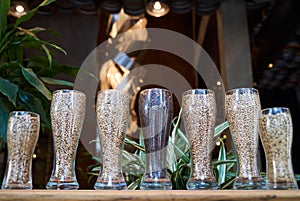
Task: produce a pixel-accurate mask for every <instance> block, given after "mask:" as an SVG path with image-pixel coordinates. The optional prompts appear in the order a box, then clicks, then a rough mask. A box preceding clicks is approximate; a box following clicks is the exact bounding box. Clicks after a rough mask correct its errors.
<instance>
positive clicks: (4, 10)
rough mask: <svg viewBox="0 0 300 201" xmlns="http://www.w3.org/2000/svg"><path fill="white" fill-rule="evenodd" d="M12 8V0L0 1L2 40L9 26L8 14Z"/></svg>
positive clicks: (0, 35) (0, 32)
mask: <svg viewBox="0 0 300 201" xmlns="http://www.w3.org/2000/svg"><path fill="white" fill-rule="evenodd" d="M9 9H10V0H1V1H0V41H1V40H2V38H3V35H4V32H5V31H6V27H7V14H8V11H9Z"/></svg>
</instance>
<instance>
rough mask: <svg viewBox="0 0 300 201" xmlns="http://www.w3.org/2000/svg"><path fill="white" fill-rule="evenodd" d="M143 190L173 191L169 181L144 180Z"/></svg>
mask: <svg viewBox="0 0 300 201" xmlns="http://www.w3.org/2000/svg"><path fill="white" fill-rule="evenodd" d="M141 190H172V183H171V181H170V180H169V179H143V180H142V183H141Z"/></svg>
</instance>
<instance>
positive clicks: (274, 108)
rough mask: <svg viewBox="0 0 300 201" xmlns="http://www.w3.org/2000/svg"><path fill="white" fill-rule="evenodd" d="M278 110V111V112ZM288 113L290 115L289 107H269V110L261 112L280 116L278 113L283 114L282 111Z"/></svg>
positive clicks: (265, 109)
mask: <svg viewBox="0 0 300 201" xmlns="http://www.w3.org/2000/svg"><path fill="white" fill-rule="evenodd" d="M276 110H277V111H276ZM284 110H285V111H286V112H288V113H290V109H289V108H288V107H268V108H264V109H262V110H261V114H263V115H264V114H271V115H274V114H278V113H282V111H284ZM274 111H275V112H274Z"/></svg>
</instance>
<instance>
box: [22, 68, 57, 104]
mask: <svg viewBox="0 0 300 201" xmlns="http://www.w3.org/2000/svg"><path fill="white" fill-rule="evenodd" d="M21 71H22V74H23V76H24V78H25V79H26V80H27V81H28V82H29V83H30V84H31V85H32V86H34V87H35V88H36V89H37V90H38V91H39V92H41V93H42V94H43V95H44V96H45V97H46V98H47V99H48V100H51V98H52V94H51V92H50V91H49V90H48V89H47V87H46V86H45V85H44V83H43V82H42V81H41V80H40V79H39V78H38V77H37V75H36V74H35V73H34V72H33V71H32V69H31V68H24V67H21Z"/></svg>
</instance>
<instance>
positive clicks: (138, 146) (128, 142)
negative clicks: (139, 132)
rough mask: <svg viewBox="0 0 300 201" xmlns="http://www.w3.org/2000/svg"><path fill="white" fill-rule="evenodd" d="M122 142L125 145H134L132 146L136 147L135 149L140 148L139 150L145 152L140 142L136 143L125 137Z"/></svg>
mask: <svg viewBox="0 0 300 201" xmlns="http://www.w3.org/2000/svg"><path fill="white" fill-rule="evenodd" d="M124 143H125V144H126V145H129V146H132V147H134V148H136V149H138V150H140V151H142V152H145V148H144V147H143V146H141V145H140V144H138V143H136V142H135V141H133V140H130V139H128V138H125V140H124Z"/></svg>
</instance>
